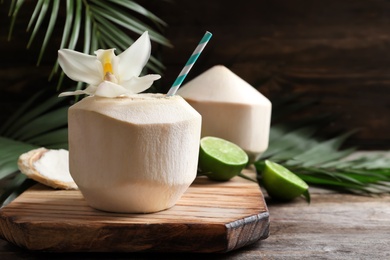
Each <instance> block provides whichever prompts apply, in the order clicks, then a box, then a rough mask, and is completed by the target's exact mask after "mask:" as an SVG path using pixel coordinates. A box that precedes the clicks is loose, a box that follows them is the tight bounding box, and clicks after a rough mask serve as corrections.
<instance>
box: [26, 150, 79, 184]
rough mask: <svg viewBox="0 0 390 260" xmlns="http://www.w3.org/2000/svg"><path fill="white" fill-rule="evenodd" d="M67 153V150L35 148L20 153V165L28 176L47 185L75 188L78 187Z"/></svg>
mask: <svg viewBox="0 0 390 260" xmlns="http://www.w3.org/2000/svg"><path fill="white" fill-rule="evenodd" d="M61 153H62V154H61ZM67 153H68V151H66V150H51V149H46V148H38V149H34V150H31V151H29V152H26V153H24V154H22V155H20V157H19V160H18V167H19V170H20V171H21V172H22V173H23V174H25V175H27V177H28V178H31V179H33V180H35V181H37V182H40V183H42V184H44V185H46V186H50V187H52V188H54V189H64V190H75V189H78V187H77V185H76V183H75V182H74V181H73V179H72V177H71V176H70V173H69V168H68V167H67V164H68V159H67ZM64 160H66V161H64ZM64 165H65V166H64ZM59 166H62V167H59Z"/></svg>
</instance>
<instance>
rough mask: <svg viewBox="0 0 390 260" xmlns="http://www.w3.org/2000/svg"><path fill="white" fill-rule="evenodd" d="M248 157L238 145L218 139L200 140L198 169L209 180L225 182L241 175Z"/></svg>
mask: <svg viewBox="0 0 390 260" xmlns="http://www.w3.org/2000/svg"><path fill="white" fill-rule="evenodd" d="M247 163H248V155H247V154H246V153H245V151H244V150H242V149H241V148H240V147H239V146H238V145H236V144H234V143H232V142H229V141H227V140H225V139H221V138H218V137H212V136H206V137H203V138H202V139H201V140H200V151H199V168H200V170H201V172H202V174H204V175H207V176H208V177H209V178H210V179H213V180H218V181H227V180H230V179H231V178H233V177H234V176H236V175H238V174H239V173H241V171H242V170H243V169H244V167H245V166H246V164H247Z"/></svg>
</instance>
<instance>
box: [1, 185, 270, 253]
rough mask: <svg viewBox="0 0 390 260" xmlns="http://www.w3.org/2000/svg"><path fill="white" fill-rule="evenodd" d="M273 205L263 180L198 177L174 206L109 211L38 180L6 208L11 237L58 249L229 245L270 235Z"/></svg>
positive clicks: (4, 232) (4, 228)
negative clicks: (265, 194)
mask: <svg viewBox="0 0 390 260" xmlns="http://www.w3.org/2000/svg"><path fill="white" fill-rule="evenodd" d="M268 226H269V217H268V209H267V206H266V204H265V202H264V198H263V196H262V193H261V191H260V189H259V187H258V185H257V184H256V183H253V182H250V181H247V180H243V179H241V178H238V177H236V178H235V179H234V180H232V181H229V182H223V183H221V182H212V181H209V180H208V179H206V178H201V177H200V178H198V179H197V180H196V181H195V183H194V184H193V185H191V187H190V188H189V189H188V191H187V192H186V193H185V194H184V195H183V197H182V198H181V199H180V200H179V202H178V203H177V204H176V205H175V206H174V207H172V208H171V209H168V210H165V211H161V212H158V213H153V214H117V213H107V212H102V211H98V210H95V209H92V208H91V207H89V206H88V205H87V204H86V202H85V200H84V198H83V197H82V195H81V193H80V192H79V191H63V190H52V189H50V188H47V187H44V186H42V185H36V186H34V187H33V188H31V189H29V190H28V191H26V192H25V193H23V194H22V195H21V196H20V197H18V198H17V199H16V200H15V201H13V202H12V203H11V204H9V205H7V206H6V207H4V208H2V209H1V211H0V232H1V236H2V237H3V238H5V239H6V240H8V241H10V242H12V243H14V244H16V245H18V246H20V247H23V248H27V249H30V250H44V251H57V252H83V251H87V252H138V251H142V252H145V251H146V252H149V251H152V252H153V251H157V252H226V251H231V250H234V249H237V248H241V247H243V246H246V245H249V244H252V243H254V242H256V241H258V240H261V239H265V238H267V236H268Z"/></svg>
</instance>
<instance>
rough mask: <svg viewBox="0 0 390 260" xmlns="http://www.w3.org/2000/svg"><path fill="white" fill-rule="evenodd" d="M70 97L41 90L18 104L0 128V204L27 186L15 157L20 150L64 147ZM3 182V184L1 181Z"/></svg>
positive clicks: (65, 145) (65, 146) (66, 137)
mask: <svg viewBox="0 0 390 260" xmlns="http://www.w3.org/2000/svg"><path fill="white" fill-rule="evenodd" d="M70 100H71V99H70V98H58V97H57V94H54V96H53V94H50V95H49V94H48V93H47V91H42V92H40V93H38V94H36V95H35V96H33V97H32V98H31V99H30V100H29V101H27V102H26V103H25V105H24V106H21V107H20V108H19V109H18V110H17V111H16V112H15V114H14V116H11V117H10V118H9V119H8V120H7V122H5V124H4V125H3V126H2V127H1V129H0V130H1V131H0V183H1V184H3V185H0V192H1V193H0V204H1V203H3V202H4V201H5V200H6V199H7V198H9V196H13V195H14V194H18V193H19V192H21V191H22V190H23V189H22V188H23V187H27V186H26V185H25V182H28V183H31V181H28V180H26V178H25V177H24V175H23V174H21V173H20V172H19V169H18V166H17V161H18V158H19V156H20V155H21V154H23V153H25V152H27V151H30V150H32V149H35V148H39V147H46V148H51V149H59V148H65V149H67V147H68V134H67V132H68V129H67V110H68V106H69V104H70ZM4 183H5V184H4Z"/></svg>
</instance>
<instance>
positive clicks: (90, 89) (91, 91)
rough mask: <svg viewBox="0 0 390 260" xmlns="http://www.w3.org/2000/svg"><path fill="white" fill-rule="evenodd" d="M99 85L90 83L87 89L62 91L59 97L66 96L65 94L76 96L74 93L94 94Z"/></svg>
mask: <svg viewBox="0 0 390 260" xmlns="http://www.w3.org/2000/svg"><path fill="white" fill-rule="evenodd" d="M96 89H97V87H96V86H92V85H89V86H88V87H87V88H86V89H84V90H76V91H68V92H62V93H60V94H59V95H58V96H59V97H65V96H74V95H83V94H86V95H94V94H95V91H96Z"/></svg>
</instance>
